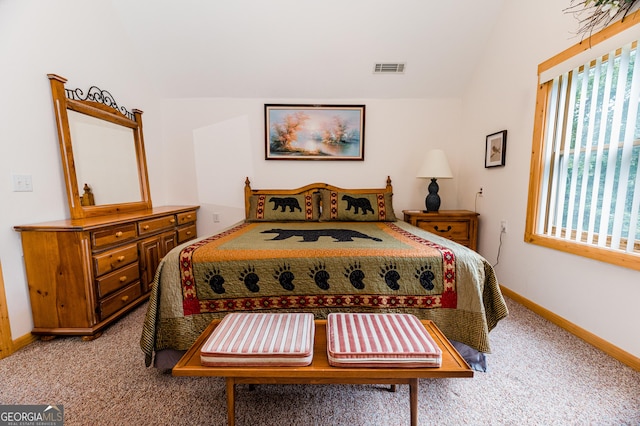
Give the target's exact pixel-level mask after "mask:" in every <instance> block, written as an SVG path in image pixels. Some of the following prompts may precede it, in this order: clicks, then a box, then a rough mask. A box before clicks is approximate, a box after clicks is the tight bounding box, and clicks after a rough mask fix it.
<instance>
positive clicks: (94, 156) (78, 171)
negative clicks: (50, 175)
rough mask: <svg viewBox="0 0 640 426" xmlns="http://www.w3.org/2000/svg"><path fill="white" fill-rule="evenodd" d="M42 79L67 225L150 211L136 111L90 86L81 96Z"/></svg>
mask: <svg viewBox="0 0 640 426" xmlns="http://www.w3.org/2000/svg"><path fill="white" fill-rule="evenodd" d="M48 77H49V80H50V83H51V93H52V96H53V105H54V110H55V115H56V122H57V125H58V141H59V143H60V153H61V156H62V167H63V169H64V175H65V183H66V187H67V199H68V202H69V211H70V214H71V219H82V218H88V217H95V216H102V215H106V214H116V213H120V212H130V211H136V210H144V209H150V208H151V207H152V205H151V198H150V195H149V180H148V176H147V166H146V157H145V152H144V140H143V136H142V111H140V110H135V109H134V110H133V112H130V111H128V110H127V109H126V108H124V107H119V106H118V105H117V103H116V102H115V100H114V99H113V97H112V96H111V94H110V93H109V92H107V91H105V90H101V89H98V88H97V87H95V86H92V87H91V88H90V89H89V90H88V91H87V93H86V94H85V93H84V92H83V91H82V90H80V89H74V90H71V89H65V87H64V84H65V83H66V79H64V78H63V77H60V76H58V75H55V74H48Z"/></svg>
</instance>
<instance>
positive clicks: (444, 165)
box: [417, 149, 453, 213]
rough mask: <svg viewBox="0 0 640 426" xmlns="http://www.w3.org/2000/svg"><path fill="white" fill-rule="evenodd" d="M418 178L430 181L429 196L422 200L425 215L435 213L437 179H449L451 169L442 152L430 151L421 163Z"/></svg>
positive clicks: (437, 198) (436, 207) (438, 206)
mask: <svg viewBox="0 0 640 426" xmlns="http://www.w3.org/2000/svg"><path fill="white" fill-rule="evenodd" d="M417 177H418V178H425V179H431V183H430V184H429V188H428V189H429V194H427V197H426V198H425V200H424V203H425V207H426V208H427V209H426V210H425V212H426V213H432V212H433V213H436V212H437V211H438V209H440V196H439V195H438V189H440V188H439V187H438V182H437V179H451V178H452V177H453V175H452V174H451V169H450V168H449V162H448V161H447V157H446V155H444V151H443V150H441V149H432V150H431V151H429V152H427V155H426V156H425V157H424V160H423V161H422V166H421V167H420V171H419V172H418V175H417Z"/></svg>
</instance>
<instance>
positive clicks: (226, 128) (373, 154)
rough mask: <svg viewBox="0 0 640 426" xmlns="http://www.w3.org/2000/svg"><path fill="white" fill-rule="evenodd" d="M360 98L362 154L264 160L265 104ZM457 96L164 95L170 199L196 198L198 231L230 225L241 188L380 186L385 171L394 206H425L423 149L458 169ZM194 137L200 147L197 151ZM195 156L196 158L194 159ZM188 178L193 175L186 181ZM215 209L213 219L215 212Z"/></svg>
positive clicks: (446, 185)
mask: <svg viewBox="0 0 640 426" xmlns="http://www.w3.org/2000/svg"><path fill="white" fill-rule="evenodd" d="M310 102H313V103H315V104H318V103H324V104H335V103H343V104H345V103H349V104H359V105H360V104H365V105H366V123H365V145H364V146H365V161H364V162H362V161H291V160H286V161H284V160H269V161H265V160H264V155H265V152H264V146H265V141H264V104H265V103H299V104H300V103H302V104H304V103H310ZM460 105H461V104H460V101H459V100H452V99H426V100H409V99H396V100H381V99H354V100H348V101H345V100H337V99H320V100H319V99H314V100H313V101H311V100H305V99H296V100H282V99H277V100H274V99H268V100H267V99H197V100H194V99H180V100H165V101H164V109H163V112H164V116H165V118H167V117H171V119H170V120H169V119H166V120H164V121H165V126H164V129H163V134H164V138H165V145H166V147H167V149H166V152H165V153H166V155H167V157H168V158H170V161H171V163H172V164H175V165H177V166H178V169H179V171H180V174H179V175H176V174H175V172H174V177H175V178H176V179H173V180H171V181H166V182H165V185H166V187H165V190H166V191H167V194H168V197H169V199H171V200H172V202H176V203H186V202H189V200H193V199H198V200H199V203H200V204H201V209H200V211H199V213H198V215H199V218H200V219H199V223H198V232H199V234H201V235H202V234H205V233H209V232H212V231H215V230H218V229H221V228H222V227H225V226H228V225H230V224H232V223H235V222H236V221H238V220H240V219H242V218H243V217H244V198H243V188H244V181H245V178H246V177H249V179H250V180H251V183H252V187H253V188H296V187H299V186H303V185H306V184H309V183H312V182H327V183H330V184H333V185H336V186H340V187H344V188H359V187H364V188H381V187H384V186H385V184H386V179H387V176H390V177H391V179H392V184H393V186H394V209H395V211H396V214H397V215H398V216H400V217H402V216H401V215H402V210H403V209H419V208H423V206H424V197H425V196H426V193H427V190H426V187H427V181H426V180H422V179H416V177H415V174H416V173H417V171H418V168H419V166H420V162H421V160H422V155H423V154H424V152H425V151H426V150H427V149H429V148H436V147H439V148H442V149H444V150H445V152H446V153H447V154H448V156H449V158H450V162H451V167H452V169H453V171H454V173H456V167H457V161H456V150H455V146H457V145H458V144H459V142H460V137H459V134H460V126H459V125H458V123H459V119H458V117H459V115H460V108H461V106H460ZM194 145H195V146H196V147H197V148H196V150H197V152H198V153H204V154H206V157H203V156H202V155H198V156H194ZM194 158H197V161H195V160H194ZM185 179H187V181H189V180H190V179H193V180H192V182H195V185H194V184H191V185H185ZM456 184H457V181H456V179H452V180H441V181H440V188H441V189H440V194H441V197H442V207H441V208H442V209H447V208H454V207H456V198H455V193H456ZM214 212H215V213H220V222H219V223H213V220H212V213H214Z"/></svg>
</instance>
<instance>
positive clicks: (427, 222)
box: [402, 210, 479, 250]
mask: <svg viewBox="0 0 640 426" xmlns="http://www.w3.org/2000/svg"><path fill="white" fill-rule="evenodd" d="M402 213H404V221H405V222H407V223H410V224H411V225H413V226H417V227H418V228H422V229H424V230H425V231H429V232H432V233H434V234H437V235H440V236H442V237H445V238H448V239H450V240H452V241H455V242H456V243H459V244H462V245H463V246H466V247H469V248H470V249H471V250H477V248H478V216H479V214H478V213H476V212H472V211H469V210H440V211H438V212H435V213H432V212H430V213H427V212H423V211H420V210H403V211H402Z"/></svg>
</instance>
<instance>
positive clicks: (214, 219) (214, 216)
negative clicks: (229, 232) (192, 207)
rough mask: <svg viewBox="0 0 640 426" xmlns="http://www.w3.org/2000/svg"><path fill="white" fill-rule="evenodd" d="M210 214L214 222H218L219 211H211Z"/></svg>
mask: <svg viewBox="0 0 640 426" xmlns="http://www.w3.org/2000/svg"><path fill="white" fill-rule="evenodd" d="M211 216H212V217H213V222H214V223H218V222H220V213H213V214H212V215H211Z"/></svg>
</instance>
